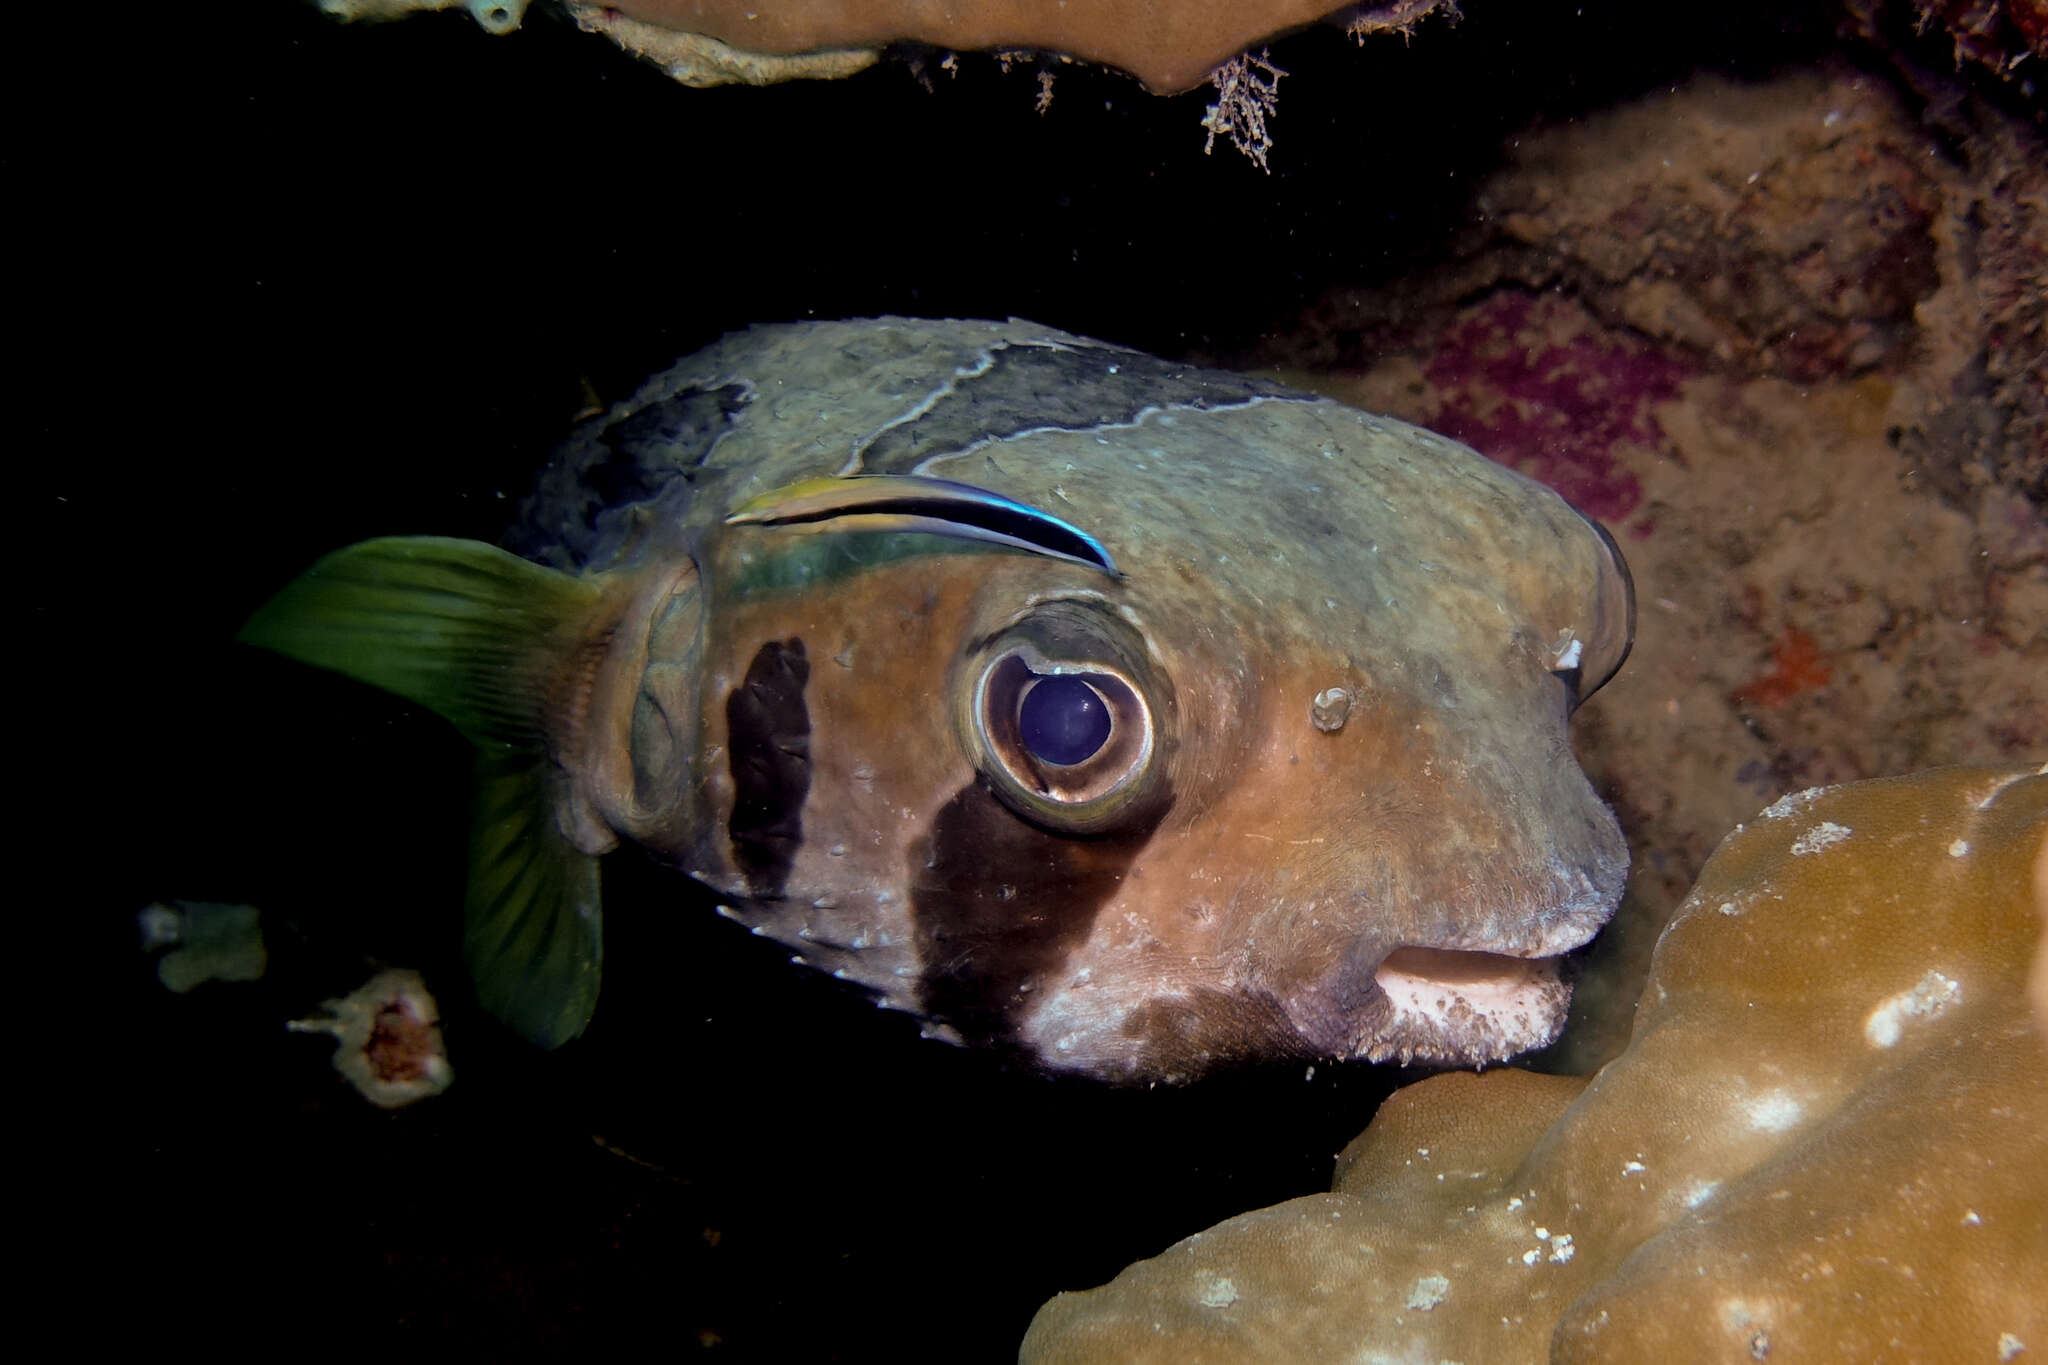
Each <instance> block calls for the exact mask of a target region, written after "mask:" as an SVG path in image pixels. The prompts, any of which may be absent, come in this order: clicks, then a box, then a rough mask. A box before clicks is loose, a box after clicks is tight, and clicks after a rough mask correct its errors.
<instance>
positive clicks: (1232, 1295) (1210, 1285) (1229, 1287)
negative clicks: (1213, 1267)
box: [1195, 1275, 1237, 1308]
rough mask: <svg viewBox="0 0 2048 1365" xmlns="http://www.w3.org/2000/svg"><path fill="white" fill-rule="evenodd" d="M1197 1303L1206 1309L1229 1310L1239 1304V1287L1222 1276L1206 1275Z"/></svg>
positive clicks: (1196, 1295)
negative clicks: (1233, 1305) (1231, 1306)
mask: <svg viewBox="0 0 2048 1365" xmlns="http://www.w3.org/2000/svg"><path fill="white" fill-rule="evenodd" d="M1195 1302H1196V1303H1199V1304H1201V1305H1202V1307H1204V1308H1228V1307H1230V1305H1232V1304H1233V1303H1236V1302H1237V1285H1236V1284H1234V1283H1232V1282H1231V1281H1230V1280H1229V1279H1228V1278H1226V1277H1224V1276H1222V1275H1206V1276H1204V1277H1203V1284H1202V1287H1201V1289H1200V1290H1198V1291H1197V1292H1196V1294H1195Z"/></svg>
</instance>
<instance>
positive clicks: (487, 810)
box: [238, 536, 603, 1047]
mask: <svg viewBox="0 0 2048 1365" xmlns="http://www.w3.org/2000/svg"><path fill="white" fill-rule="evenodd" d="M601 596H602V594H601V590H600V589H599V587H598V585H596V584H595V583H593V582H591V581H589V580H586V579H581V578H574V577H571V576H570V575H568V574H563V573H558V572H556V571H554V570H552V569H546V568H542V567H541V566H540V565H537V564H533V563H530V562H528V561H527V560H524V559H521V558H519V557H518V556H516V555H512V554H508V553H506V552H505V551H503V550H500V549H497V548H496V547H494V546H490V545H485V544H483V543H482V542H480V541H472V540H455V539H449V538H445V537H438V536H406V537H390V538H386V539H381V540H369V541H364V542H362V543H361V544H358V545H351V546H349V547H348V548H346V549H343V550H338V551H336V552H335V553H333V554H331V555H329V556H327V557H326V558H325V559H323V560H321V561H320V562H319V563H317V564H315V565H314V566H313V567H312V568H310V569H308V570H307V571H306V572H305V573H304V574H302V575H300V576H299V577H298V578H297V579H295V580H294V581H293V582H292V583H290V584H289V585H287V586H286V587H285V588H284V590H283V591H281V592H279V593H278V594H277V596H275V597H273V598H272V599H271V600H270V601H269V602H267V603H265V604H264V605H263V606H262V607H261V608H259V609H258V610H257V612H256V614H255V615H253V616H251V617H250V618H249V620H248V622H247V624H245V625H244V626H243V627H242V630H241V632H240V635H239V637H238V638H240V639H242V640H243V641H245V642H247V643H250V644H255V645H260V646H262V647H263V648H265V649H270V650H275V651H276V652H277V653H280V654H283V655H285V656H287V657H288V658H293V659H297V660H299V661H301V662H303V663H309V664H313V665H316V666H318V667H321V668H329V669H333V670H335V671H336V672H339V673H344V674H346V675H348V676H349V677H351V678H355V679H357V680H358V681H360V682H366V683H371V684H373V685H375V686H377V687H381V688H383V689H385V690H386V691H389V692H393V693H396V694H397V695H399V696H401V697H404V698H406V699H408V700H410V701H413V702H417V703H418V704H419V705H421V706H424V707H426V708H427V709H429V710H431V711H434V712H436V713H437V714H439V715H441V716H442V717H444V718H445V719H447V720H448V721H449V722H450V723H452V724H453V725H454V726H455V728H456V729H458V730H460V731H461V732H462V733H463V734H464V735H465V736H467V737H468V738H469V740H470V741H471V742H472V743H473V744H475V745H476V746H477V749H478V751H479V752H478V759H477V794H476V805H475V809H474V813H473V816H472V824H471V835H470V869H469V892H468V897H467V905H466V907H465V925H464V934H463V949H464V957H465V958H466V960H467V961H468V964H469V970H470V974H471V976H472V978H473V980H474V982H475V985H476V992H477V997H478V999H479V1000H480V1001H481V1002H482V1003H483V1005H484V1007H485V1008H486V1009H488V1010H490V1011H491V1013H493V1014H495V1015H496V1016H497V1017H498V1018H499V1019H501V1020H503V1021H504V1022H505V1023H506V1024H507V1025H508V1026H509V1027H511V1028H512V1029H514V1030H515V1031H517V1032H518V1033H520V1034H521V1035H523V1036H524V1037H526V1038H528V1039H530V1040H531V1041H532V1042H534V1043H536V1044H538V1045H540V1046H542V1047H556V1046H559V1045H560V1044H562V1043H565V1042H567V1041H569V1040H570V1039H571V1038H574V1037H576V1036H577V1035H578V1034H579V1033H581V1032H582V1031H583V1028H584V1026H585V1025H586V1024H587V1023H588V1022H589V1020H590V1015H591V1012H592V1010H594V1009H595V1008H596V1004H597V989H598V978H599V973H600V965H601V961H602V954H603V948H602V944H603V936H602V920H601V915H600V902H599V895H598V867H597V858H596V856H595V855H593V854H591V853H588V852H585V851H583V850H582V849H579V848H578V847H576V846H575V845H574V844H573V843H571V842H570V840H569V839H568V838H567V837H566V836H565V835H564V834H563V832H562V829H561V827H560V823H559V821H558V819H557V814H556V804H557V803H556V800H555V793H554V790H553V784H554V783H555V782H556V780H557V777H556V774H557V765H556V762H555V759H554V757H553V756H552V755H551V753H550V752H549V743H548V730H549V726H550V723H551V722H552V721H553V720H554V719H555V714H554V713H555V710H556V701H557V697H558V694H559V693H560V692H561V690H562V688H561V682H560V680H561V679H562V677H563V676H564V669H565V666H573V663H574V661H575V660H577V659H578V658H580V657H581V656H582V655H583V654H584V652H585V649H584V646H585V644H586V642H587V641H586V637H587V634H588V631H589V629H590V622H591V621H592V620H593V618H595V617H597V616H599V615H601V611H602V608H601Z"/></svg>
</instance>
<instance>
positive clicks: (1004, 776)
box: [961, 602, 1163, 834]
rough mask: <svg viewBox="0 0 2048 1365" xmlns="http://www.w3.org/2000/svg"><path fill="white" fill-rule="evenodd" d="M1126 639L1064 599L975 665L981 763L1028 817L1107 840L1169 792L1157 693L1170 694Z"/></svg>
mask: <svg viewBox="0 0 2048 1365" xmlns="http://www.w3.org/2000/svg"><path fill="white" fill-rule="evenodd" d="M1125 633H1128V627H1125V626H1123V623H1122V622H1120V621H1110V620H1107V619H1104V618H1103V616H1102V614H1101V613H1099V612H1093V611H1089V610H1087V609H1086V608H1077V607H1076V604H1073V603H1068V602H1056V603H1052V604H1048V605H1047V606H1046V607H1041V608H1040V609H1039V610H1038V611H1037V612H1036V613H1034V614H1033V616H1031V617H1029V618H1027V619H1026V620H1025V621H1023V622H1020V623H1019V624H1017V625H1015V626H1013V627H1012V628H1011V629H1010V630H1008V631H1005V632H1003V633H1001V634H999V635H998V636H996V637H995V638H994V639H992V640H990V641H988V642H986V644H985V646H984V647H983V649H981V650H979V651H977V652H976V654H975V656H973V657H972V658H971V659H970V660H969V666H970V669H971V672H970V673H969V674H968V677H970V678H971V680H972V681H971V686H970V687H969V688H968V689H967V693H966V695H965V696H964V697H963V698H962V700H963V702H964V708H963V709H964V713H965V714H964V715H963V716H962V722H963V723H962V726H961V731H962V737H963V739H964V740H965V741H966V748H967V750H968V754H969V757H970V758H972V759H973V761H974V765H975V767H976V768H977V769H978V770H979V771H980V772H981V774H982V776H983V778H984V779H986V781H987V783H988V785H989V787H990V789H991V790H992V791H994V793H995V794H996V796H997V797H998V798H999V799H1000V800H1001V801H1002V802H1003V804H1005V805H1007V806H1009V807H1010V809H1012V810H1014V811H1015V812H1017V814H1019V815H1021V816H1023V817H1024V818H1025V819H1027V820H1030V821H1032V822H1033V823H1035V824H1039V825H1043V826H1045V827H1047V828H1050V829H1053V830H1056V831H1059V832H1061V833H1070V834H1092V833H1098V832H1101V831H1105V830H1109V829H1113V828H1116V827H1118V826H1120V825H1122V824H1124V823H1125V822H1126V821H1127V820H1132V819H1135V818H1137V817H1136V816H1135V815H1134V814H1133V812H1134V811H1136V810H1137V809H1139V808H1140V807H1143V806H1144V805H1145V804H1146V798H1147V796H1148V795H1149V794H1151V793H1153V792H1155V791H1157V790H1158V789H1159V787H1160V785H1161V781H1160V776H1161V775H1160V773H1159V771H1158V770H1159V768H1160V764H1159V762H1158V757H1159V752H1160V743H1159V725H1160V718H1159V714H1158V712H1157V710H1156V708H1155V705H1154V703H1153V702H1152V701H1151V700H1149V695H1157V694H1158V693H1160V692H1161V691H1162V690H1163V689H1162V688H1161V687H1160V685H1159V683H1158V680H1157V679H1156V678H1155V677H1154V676H1152V674H1151V673H1150V671H1149V669H1148V668H1147V667H1146V666H1145V665H1144V664H1143V662H1142V658H1143V656H1142V652H1141V651H1142V646H1138V645H1137V642H1136V641H1131V642H1128V643H1127V642H1125V641H1123V640H1122V639H1121V638H1119V637H1120V636H1121V635H1122V634H1125ZM1134 646H1136V647H1135V648H1134Z"/></svg>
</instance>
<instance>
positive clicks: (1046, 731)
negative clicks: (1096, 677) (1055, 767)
mask: <svg viewBox="0 0 2048 1365" xmlns="http://www.w3.org/2000/svg"><path fill="white" fill-rule="evenodd" d="M1017 738H1018V739H1020V740H1022V741H1023V743H1024V748H1025V751H1026V752H1028V753H1029V754H1030V755H1031V756H1032V757H1033V758H1035V759H1037V760H1038V761H1039V762H1041V763H1058V764H1062V765H1064V764H1069V763H1079V762H1081V761H1082V760H1083V759H1086V758H1092V757H1094V756H1095V754H1096V752H1097V751H1098V750H1100V749H1101V748H1102V746H1103V745H1104V744H1107V743H1108V742H1109V708H1108V707H1107V706H1105V705H1103V704H1102V698H1101V697H1100V696H1099V695H1097V694H1096V691H1095V689H1094V688H1092V687H1090V686H1089V685H1088V684H1087V683H1085V682H1082V681H1081V680H1080V679H1079V678H1074V677H1068V676H1065V675H1061V674H1055V675H1053V676H1052V677H1048V678H1042V679H1040V680H1039V683H1038V686H1036V687H1034V688H1032V689H1031V691H1030V692H1029V693H1027V694H1026V695H1025V697H1024V704H1023V705H1022V706H1019V707H1018V708H1017Z"/></svg>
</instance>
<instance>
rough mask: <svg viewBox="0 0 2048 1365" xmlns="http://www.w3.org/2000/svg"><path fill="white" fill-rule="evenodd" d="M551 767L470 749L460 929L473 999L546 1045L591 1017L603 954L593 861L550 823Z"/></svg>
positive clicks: (577, 1029)
mask: <svg viewBox="0 0 2048 1365" xmlns="http://www.w3.org/2000/svg"><path fill="white" fill-rule="evenodd" d="M551 767H552V765H551V764H550V763H549V762H548V760H546V759H542V760H540V761H538V762H530V761H528V762H522V761H520V760H518V759H514V758H498V757H490V756H482V755H480V756H479V757H478V759H477V765H476V805H475V807H474V808H473V810H472V813H471V816H470V830H469V895H468V898H467V904H466V905H465V907H464V914H463V928H462V956H463V959H464V961H466V962H467V963H468V964H469V977H470V980H471V981H472V982H473V983H475V985H476V996H477V999H478V1000H479V1001H480V1002H482V1004H483V1007H484V1008H485V1009H487V1010H489V1011H490V1012H491V1013H492V1014H494V1015H496V1016H497V1017H498V1018H499V1019H501V1020H502V1021H504V1023H505V1024H506V1025H507V1026H508V1027H509V1028H511V1029H512V1030H513V1031H514V1032H516V1033H518V1034H520V1035H521V1036H522V1037H524V1038H526V1039H527V1040H528V1041H530V1042H533V1043H536V1044H538V1045H539V1046H541V1047H550V1048H551V1047H560V1046H561V1045H562V1044H563V1043H566V1042H568V1041H569V1040H570V1039H571V1038H574V1037H576V1036H577V1035H578V1034H580V1033H582V1032H583V1027H584V1025H586V1024H588V1023H589V1022H590V1015H591V1012H592V1011H593V1010H595V1009H596V1008H597V988H598V979H599V976H600V974H601V967H602V963H603V960H604V921H603V916H602V915H601V914H600V913H599V899H598V869H597V859H596V858H595V857H593V856H591V855H590V854H588V853H584V852H582V851H581V850H580V849H577V848H576V847H574V846H573V845H571V844H570V843H569V841H568V840H567V839H565V838H563V837H562V832H561V830H560V829H558V828H557V827H556V825H555V818H554V809H553V804H552V802H551V801H550V800H549V797H548V791H547V783H548V777H549V772H550V769H551Z"/></svg>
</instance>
